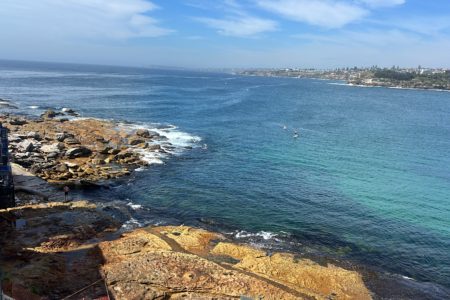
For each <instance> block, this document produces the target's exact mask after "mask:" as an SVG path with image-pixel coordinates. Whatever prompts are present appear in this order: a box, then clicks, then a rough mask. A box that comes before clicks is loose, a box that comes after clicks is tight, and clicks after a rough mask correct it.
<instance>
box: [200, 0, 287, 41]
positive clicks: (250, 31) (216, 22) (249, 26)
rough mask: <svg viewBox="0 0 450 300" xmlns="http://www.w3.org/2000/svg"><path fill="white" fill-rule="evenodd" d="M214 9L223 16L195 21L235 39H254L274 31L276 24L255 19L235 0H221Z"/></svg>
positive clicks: (267, 20)
mask: <svg viewBox="0 0 450 300" xmlns="http://www.w3.org/2000/svg"><path fill="white" fill-rule="evenodd" d="M215 5H216V7H218V8H220V10H221V11H223V12H225V16H223V17H217V18H211V17H199V18H195V20H197V21H199V22H201V23H203V24H205V25H207V26H209V27H211V28H213V29H216V30H217V33H219V34H221V35H226V36H235V37H255V36H258V35H260V34H261V33H264V32H270V31H275V30H277V28H278V23H277V22H275V21H273V20H270V19H264V18H260V17H255V16H252V15H250V14H249V13H247V12H246V10H245V9H244V8H243V7H242V6H241V5H240V4H238V3H237V2H236V1H235V0H223V1H222V2H219V3H216V4H215Z"/></svg>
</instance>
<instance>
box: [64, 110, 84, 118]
mask: <svg viewBox="0 0 450 300" xmlns="http://www.w3.org/2000/svg"><path fill="white" fill-rule="evenodd" d="M61 111H62V112H63V113H65V114H67V115H69V116H73V117H78V116H79V115H80V114H79V113H77V112H76V111H75V110H73V109H72V108H63V109H62V110H61Z"/></svg>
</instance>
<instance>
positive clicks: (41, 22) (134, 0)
mask: <svg viewBox="0 0 450 300" xmlns="http://www.w3.org/2000/svg"><path fill="white" fill-rule="evenodd" d="M156 9H158V7H157V6H156V5H155V4H154V3H153V2H150V1H146V0H127V1H121V0H64V1H58V0H40V1H27V0H3V1H2V5H1V6H0V19H2V20H3V21H8V20H9V21H11V22H12V23H14V22H19V21H16V20H23V19H26V20H27V21H28V23H27V24H28V25H32V26H30V28H27V29H26V30H28V32H30V33H32V32H33V31H40V33H43V32H46V33H47V34H49V35H57V36H65V37H67V36H71V37H87V38H89V37H92V38H115V39H127V38H133V37H157V36H162V35H166V34H169V33H171V32H172V30H171V29H168V28H164V27H162V26H160V25H159V22H158V20H156V19H155V18H153V17H151V16H149V13H151V12H153V11H154V10H156ZM55 24H57V26H55ZM22 26H23V24H17V27H16V28H18V29H20V28H21V27H22Z"/></svg>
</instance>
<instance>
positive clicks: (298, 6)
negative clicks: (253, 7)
mask: <svg viewBox="0 0 450 300" xmlns="http://www.w3.org/2000/svg"><path fill="white" fill-rule="evenodd" d="M256 3H257V5H259V6H260V7H261V8H264V9H266V10H268V11H270V12H274V13H276V14H279V15H281V16H283V17H285V18H287V19H290V20H293V21H299V22H305V23H308V24H311V25H318V26H322V27H327V28H340V27H342V26H344V25H346V24H348V23H351V22H354V21H357V20H360V19H362V18H363V17H365V16H366V15H368V13H369V11H368V10H366V9H364V8H363V7H361V6H359V5H356V4H352V3H347V2H343V1H334V0H256Z"/></svg>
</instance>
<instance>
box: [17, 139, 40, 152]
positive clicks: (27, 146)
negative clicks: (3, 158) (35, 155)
mask: <svg viewBox="0 0 450 300" xmlns="http://www.w3.org/2000/svg"><path fill="white" fill-rule="evenodd" d="M35 148H36V147H35V145H34V144H33V143H32V142H31V141H28V140H24V141H21V142H20V143H18V144H17V150H19V152H31V151H33V150H34V149H35Z"/></svg>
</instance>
